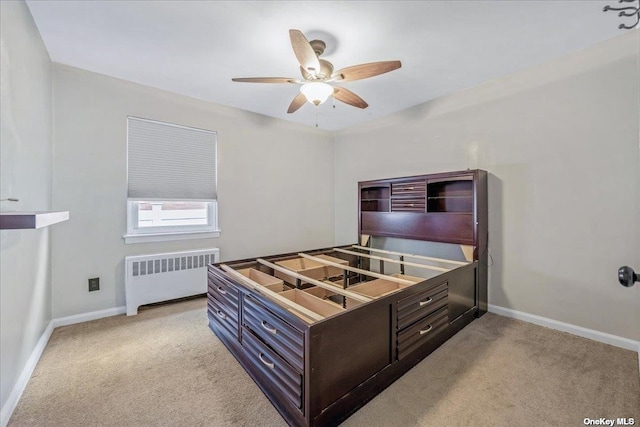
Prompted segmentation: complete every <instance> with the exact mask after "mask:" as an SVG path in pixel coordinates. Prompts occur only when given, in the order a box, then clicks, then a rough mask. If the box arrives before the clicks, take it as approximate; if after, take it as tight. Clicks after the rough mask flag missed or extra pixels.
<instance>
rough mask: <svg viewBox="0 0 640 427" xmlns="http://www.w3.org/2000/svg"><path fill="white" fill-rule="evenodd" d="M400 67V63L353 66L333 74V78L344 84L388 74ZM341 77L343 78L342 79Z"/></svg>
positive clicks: (373, 63)
mask: <svg viewBox="0 0 640 427" xmlns="http://www.w3.org/2000/svg"><path fill="white" fill-rule="evenodd" d="M400 67H402V64H401V63H400V61H381V62H370V63H368V64H360V65H353V66H351V67H347V68H343V69H341V70H338V71H336V72H335V73H333V76H332V78H335V80H339V81H343V82H350V81H354V80H361V79H366V78H369V77H373V76H377V75H380V74H384V73H388V72H389V71H393V70H397V69H398V68H400ZM341 76H342V78H340V77H341Z"/></svg>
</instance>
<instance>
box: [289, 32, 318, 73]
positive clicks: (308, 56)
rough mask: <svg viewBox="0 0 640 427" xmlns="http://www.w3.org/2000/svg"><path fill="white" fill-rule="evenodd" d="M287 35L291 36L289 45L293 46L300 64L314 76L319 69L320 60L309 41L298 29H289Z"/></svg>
mask: <svg viewBox="0 0 640 427" xmlns="http://www.w3.org/2000/svg"><path fill="white" fill-rule="evenodd" d="M289 37H290V38H291V47H293V52H294V53H295V54H296V58H298V62H299V63H300V65H301V66H302V68H304V69H305V70H307V72H309V73H311V74H313V75H314V76H315V75H316V74H317V73H318V72H319V71H320V61H318V56H317V55H316V53H315V52H314V51H313V48H312V47H311V45H310V44H309V41H308V40H307V38H306V37H305V36H304V34H302V32H301V31H300V30H289Z"/></svg>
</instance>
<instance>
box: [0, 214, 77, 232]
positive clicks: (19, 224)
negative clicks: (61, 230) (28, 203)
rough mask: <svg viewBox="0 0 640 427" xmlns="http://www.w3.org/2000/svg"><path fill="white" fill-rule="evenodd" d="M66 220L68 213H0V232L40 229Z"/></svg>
mask: <svg viewBox="0 0 640 427" xmlns="http://www.w3.org/2000/svg"><path fill="white" fill-rule="evenodd" d="M68 219H69V211H59V212H0V230H19V229H35V228H42V227H48V226H50V225H52V224H56V223H58V222H62V221H66V220H68Z"/></svg>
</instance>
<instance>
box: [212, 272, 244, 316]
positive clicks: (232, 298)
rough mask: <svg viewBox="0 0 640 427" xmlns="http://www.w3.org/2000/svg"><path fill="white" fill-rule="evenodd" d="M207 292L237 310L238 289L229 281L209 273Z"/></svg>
mask: <svg viewBox="0 0 640 427" xmlns="http://www.w3.org/2000/svg"><path fill="white" fill-rule="evenodd" d="M209 293H210V294H211V295H214V296H215V297H216V299H217V300H218V301H220V302H221V303H223V304H225V305H227V306H229V307H230V308H231V309H233V310H235V311H236V312H237V311H238V290H237V289H236V287H235V286H234V285H232V284H231V283H229V282H227V281H225V280H222V279H220V278H218V277H214V276H213V275H212V274H209Z"/></svg>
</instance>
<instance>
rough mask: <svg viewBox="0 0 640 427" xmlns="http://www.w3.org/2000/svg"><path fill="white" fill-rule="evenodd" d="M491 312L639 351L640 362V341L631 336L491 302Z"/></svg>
mask: <svg viewBox="0 0 640 427" xmlns="http://www.w3.org/2000/svg"><path fill="white" fill-rule="evenodd" d="M489 312H491V313H495V314H499V315H501V316H505V317H511V318H513V319H518V320H524V321H525V322H529V323H533V324H535V325H540V326H544V327H547V328H551V329H555V330H557V331H562V332H567V333H570V334H572V335H577V336H579V337H583V338H588V339H590V340H593V341H598V342H602V343H605V344H609V345H613V346H615V347H620V348H624V349H626V350H632V351H637V352H638V363H640V341H634V340H632V339H629V338H623V337H619V336H617V335H612V334H607V333H606V332H600V331H596V330H593V329H587V328H583V327H582V326H576V325H572V324H570V323H564V322H559V321H557V320H553V319H549V318H546V317H542V316H536V315H534V314H529V313H524V312H522V311H517V310H512V309H510V308H504V307H500V306H497V305H492V304H489Z"/></svg>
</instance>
